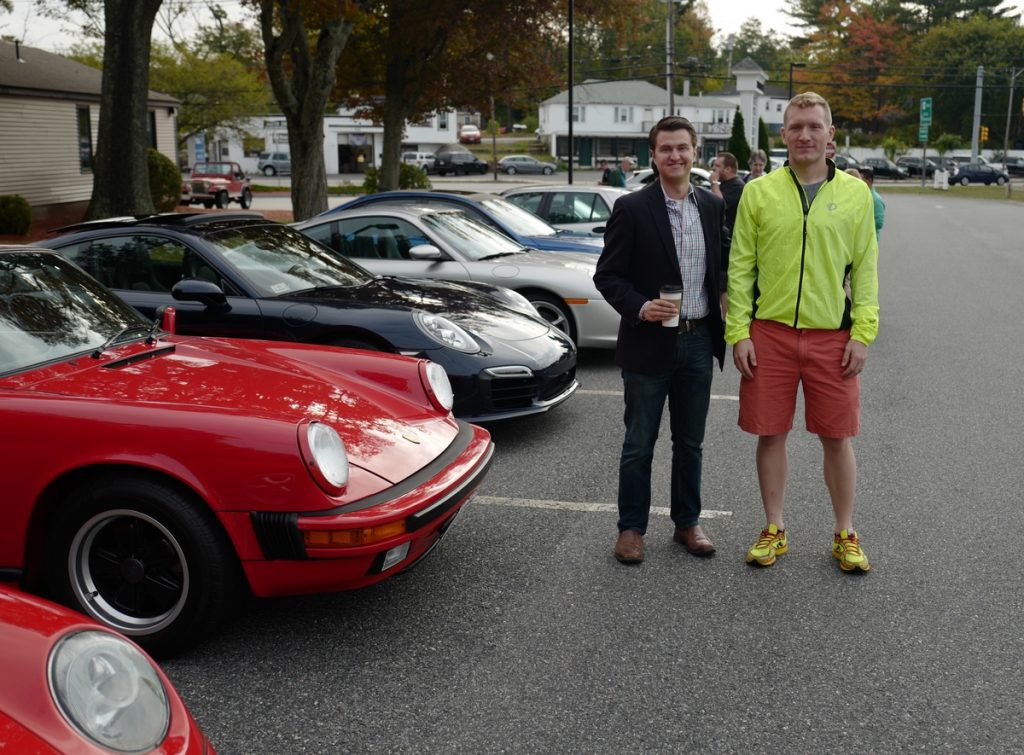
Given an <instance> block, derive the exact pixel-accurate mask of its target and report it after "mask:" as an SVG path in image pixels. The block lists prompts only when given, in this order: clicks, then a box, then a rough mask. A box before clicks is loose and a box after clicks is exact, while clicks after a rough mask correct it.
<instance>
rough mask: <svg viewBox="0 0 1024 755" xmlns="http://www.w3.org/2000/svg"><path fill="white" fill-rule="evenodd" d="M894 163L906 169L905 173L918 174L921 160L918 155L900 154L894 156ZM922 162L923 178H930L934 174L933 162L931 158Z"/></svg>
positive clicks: (919, 173)
mask: <svg viewBox="0 0 1024 755" xmlns="http://www.w3.org/2000/svg"><path fill="white" fill-rule="evenodd" d="M896 164H897V165H898V166H900V167H901V168H904V169H905V170H906V171H907V175H910V176H920V175H921V165H922V160H921V157H920V155H902V156H901V157H897V158H896ZM923 164H924V175H925V178H931V177H932V176H934V175H935V163H934V162H932V161H931V160H925V162H924V163H923Z"/></svg>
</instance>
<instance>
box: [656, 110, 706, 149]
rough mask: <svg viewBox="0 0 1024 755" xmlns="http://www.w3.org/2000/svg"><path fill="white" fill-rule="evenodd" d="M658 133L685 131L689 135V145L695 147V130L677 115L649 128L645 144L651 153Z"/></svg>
mask: <svg viewBox="0 0 1024 755" xmlns="http://www.w3.org/2000/svg"><path fill="white" fill-rule="evenodd" d="M660 131H686V132H687V133H689V135H690V143H691V144H692V145H693V146H694V147H696V146H697V129H695V128H694V127H693V124H692V123H690V122H689V121H688V120H686V119H685V118H682V117H680V116H678V115H667V116H665V117H664V118H662V119H661V120H660V121H658V122H657V123H655V124H654V125H653V126H651V131H650V133H649V134H648V135H647V143H648V144H649V145H650V147H651V152H653V151H654V142H655V140H657V138H658V132H660Z"/></svg>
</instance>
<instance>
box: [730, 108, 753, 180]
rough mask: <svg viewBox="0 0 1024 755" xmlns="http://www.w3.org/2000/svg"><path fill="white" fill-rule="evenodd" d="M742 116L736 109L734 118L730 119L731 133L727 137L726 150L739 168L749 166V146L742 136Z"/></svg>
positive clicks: (745, 138)
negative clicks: (734, 158)
mask: <svg viewBox="0 0 1024 755" xmlns="http://www.w3.org/2000/svg"><path fill="white" fill-rule="evenodd" d="M744 131H745V129H744V128H743V114H742V113H741V112H740V109H739V108H736V116H735V117H734V118H733V119H732V133H731V134H730V135H729V143H728V144H727V145H726V149H727V150H728V151H729V152H732V153H733V154H734V155H735V156H736V162H737V163H739V164H740V166H744V165H749V164H750V145H749V144H748V143H747V137H746V136H745V135H744V133H743V132H744Z"/></svg>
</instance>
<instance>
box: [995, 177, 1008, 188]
mask: <svg viewBox="0 0 1024 755" xmlns="http://www.w3.org/2000/svg"><path fill="white" fill-rule="evenodd" d="M1004 183H1006V179H1005V178H1003V177H1002V176H999V177H998V178H997V179H996V186H1002V185H1003V184H1004Z"/></svg>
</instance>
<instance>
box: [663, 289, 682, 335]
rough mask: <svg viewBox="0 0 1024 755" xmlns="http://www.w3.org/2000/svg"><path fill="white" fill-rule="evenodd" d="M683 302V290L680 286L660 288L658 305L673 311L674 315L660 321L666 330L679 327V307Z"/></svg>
mask: <svg viewBox="0 0 1024 755" xmlns="http://www.w3.org/2000/svg"><path fill="white" fill-rule="evenodd" d="M682 300H683V289H682V287H681V286H662V287H661V291H660V292H659V293H658V303H659V304H660V303H664V304H667V305H668V306H671V307H672V308H673V309H675V313H674V314H673V315H671V316H669V317H667V318H664V319H662V320H661V324H662V326H664V327H666V328H678V327H679V305H680V304H681V303H682Z"/></svg>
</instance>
